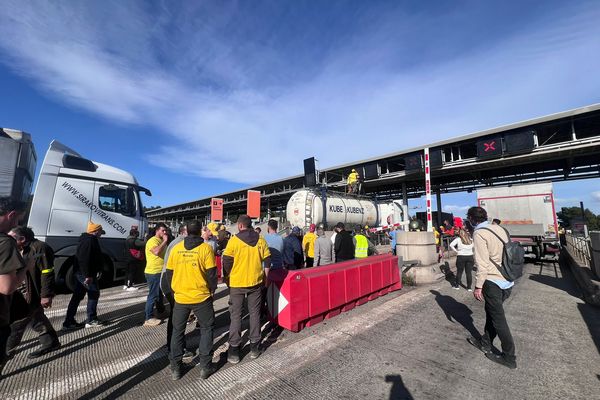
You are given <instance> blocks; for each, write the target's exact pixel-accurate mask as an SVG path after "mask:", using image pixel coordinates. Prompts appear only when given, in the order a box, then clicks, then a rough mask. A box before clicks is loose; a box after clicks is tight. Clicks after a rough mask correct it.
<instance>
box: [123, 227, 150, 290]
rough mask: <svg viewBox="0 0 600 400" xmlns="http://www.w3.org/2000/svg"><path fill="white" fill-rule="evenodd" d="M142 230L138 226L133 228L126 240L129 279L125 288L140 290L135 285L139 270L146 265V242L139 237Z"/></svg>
mask: <svg viewBox="0 0 600 400" xmlns="http://www.w3.org/2000/svg"><path fill="white" fill-rule="evenodd" d="M139 235H140V232H139V231H138V230H137V228H131V230H130V231H129V236H128V237H127V240H125V250H126V254H125V255H126V258H127V281H126V283H125V286H123V290H130V291H132V290H138V288H137V287H135V286H133V284H134V282H135V277H136V276H137V274H138V271H139V270H140V269H141V267H142V266H143V265H144V248H145V246H146V243H144V241H143V240H141V239H139Z"/></svg>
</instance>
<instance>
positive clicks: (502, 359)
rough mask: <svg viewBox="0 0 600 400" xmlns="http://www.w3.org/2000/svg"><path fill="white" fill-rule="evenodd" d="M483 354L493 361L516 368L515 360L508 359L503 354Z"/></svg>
mask: <svg viewBox="0 0 600 400" xmlns="http://www.w3.org/2000/svg"><path fill="white" fill-rule="evenodd" d="M485 356H486V357H487V358H489V359H490V360H492V361H493V362H495V363H498V364H500V365H504V366H505V367H507V368H510V369H517V362H516V361H510V360H508V359H507V358H506V357H505V356H504V354H494V353H485Z"/></svg>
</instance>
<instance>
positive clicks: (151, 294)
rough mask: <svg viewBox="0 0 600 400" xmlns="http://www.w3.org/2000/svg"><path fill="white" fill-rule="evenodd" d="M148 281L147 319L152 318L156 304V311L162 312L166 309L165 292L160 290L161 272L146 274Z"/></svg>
mask: <svg viewBox="0 0 600 400" xmlns="http://www.w3.org/2000/svg"><path fill="white" fill-rule="evenodd" d="M146 282H148V298H147V299H146V321H147V320H149V319H150V318H152V311H153V309H154V306H156V311H158V312H159V313H162V312H164V311H165V305H164V303H163V302H164V300H163V294H162V291H161V290H160V272H159V273H158V274H146Z"/></svg>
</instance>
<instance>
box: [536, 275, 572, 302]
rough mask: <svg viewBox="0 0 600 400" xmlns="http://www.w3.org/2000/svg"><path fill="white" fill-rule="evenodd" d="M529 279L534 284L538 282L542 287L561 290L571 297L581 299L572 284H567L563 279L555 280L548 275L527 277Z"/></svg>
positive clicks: (555, 278)
mask: <svg viewBox="0 0 600 400" xmlns="http://www.w3.org/2000/svg"><path fill="white" fill-rule="evenodd" d="M529 279H531V280H532V281H535V282H539V283H541V284H543V285H547V286H550V287H553V288H555V289H559V290H563V291H565V292H567V293H568V294H570V295H571V296H573V297H581V296H580V293H579V291H578V290H577V288H576V287H575V286H574V285H573V283H572V282H567V281H566V280H565V278H564V275H563V277H562V278H557V277H554V276H549V275H534V274H531V275H529Z"/></svg>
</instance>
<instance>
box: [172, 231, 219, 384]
mask: <svg viewBox="0 0 600 400" xmlns="http://www.w3.org/2000/svg"><path fill="white" fill-rule="evenodd" d="M201 234H202V225H201V224H200V222H199V221H191V222H189V223H188V224H187V237H186V238H185V239H183V241H182V242H180V243H178V244H177V245H175V246H174V247H173V249H172V250H171V252H170V254H169V259H168V260H167V270H172V271H173V278H172V280H171V288H172V289H173V295H174V297H175V306H174V307H173V336H172V337H171V352H170V354H169V356H170V359H171V373H172V377H173V379H179V378H181V364H182V361H183V355H184V353H185V349H184V346H185V327H186V325H187V320H188V317H189V316H190V312H192V311H193V312H194V315H195V316H196V318H197V321H198V322H197V324H198V325H199V326H200V344H199V346H198V353H199V363H198V366H199V367H200V368H201V369H200V377H201V378H202V379H206V378H208V377H209V376H210V375H211V374H212V373H213V372H214V370H215V368H214V366H213V364H212V356H213V331H214V327H215V310H214V308H213V295H214V293H215V290H217V268H216V265H217V264H216V262H215V253H214V251H213V249H212V247H211V246H210V245H209V244H207V243H206V242H204V239H202V236H201Z"/></svg>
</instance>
